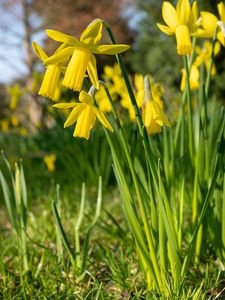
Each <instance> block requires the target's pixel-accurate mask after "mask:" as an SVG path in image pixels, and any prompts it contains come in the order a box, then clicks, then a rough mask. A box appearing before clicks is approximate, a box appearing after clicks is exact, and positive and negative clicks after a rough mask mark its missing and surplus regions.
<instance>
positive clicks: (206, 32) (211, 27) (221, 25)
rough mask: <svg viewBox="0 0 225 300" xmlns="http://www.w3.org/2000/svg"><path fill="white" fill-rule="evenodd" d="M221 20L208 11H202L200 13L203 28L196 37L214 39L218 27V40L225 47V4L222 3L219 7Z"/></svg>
mask: <svg viewBox="0 0 225 300" xmlns="http://www.w3.org/2000/svg"><path fill="white" fill-rule="evenodd" d="M217 8H218V12H219V16H220V20H219V19H218V18H217V17H216V16H215V15H214V14H212V13H210V12H207V11H202V12H201V13H200V16H201V17H200V25H201V27H200V28H199V29H198V30H197V33H196V36H198V37H203V38H212V37H213V35H214V32H215V30H216V27H218V31H217V39H218V41H219V42H220V43H221V44H222V45H223V46H225V4H224V3H223V2H220V3H219V4H218V5H217Z"/></svg>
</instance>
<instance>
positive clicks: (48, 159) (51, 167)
mask: <svg viewBox="0 0 225 300" xmlns="http://www.w3.org/2000/svg"><path fill="white" fill-rule="evenodd" d="M43 160H44V163H45V164H46V167H47V169H48V171H49V172H54V171H55V161H56V155H55V154H54V153H52V154H48V155H45V156H44V157H43Z"/></svg>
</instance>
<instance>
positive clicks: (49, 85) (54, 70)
mask: <svg viewBox="0 0 225 300" xmlns="http://www.w3.org/2000/svg"><path fill="white" fill-rule="evenodd" d="M32 46H33V49H34V51H35V53H36V55H37V56H38V57H39V58H40V59H41V60H42V62H43V63H45V61H46V60H47V59H48V56H47V54H46V53H45V52H44V50H43V49H42V48H41V47H40V46H39V45H38V44H36V43H35V42H33V43H32ZM63 47H64V45H63ZM61 48H62V47H60V48H58V49H57V50H56V53H57V51H59V49H61ZM61 70H62V63H61V64H60V63H58V64H56V63H55V64H49V65H48V66H47V68H46V71H45V74H44V78H43V81H42V84H41V87H40V89H39V91H38V95H41V96H43V97H48V98H50V99H52V100H58V84H59V79H60V74H61Z"/></svg>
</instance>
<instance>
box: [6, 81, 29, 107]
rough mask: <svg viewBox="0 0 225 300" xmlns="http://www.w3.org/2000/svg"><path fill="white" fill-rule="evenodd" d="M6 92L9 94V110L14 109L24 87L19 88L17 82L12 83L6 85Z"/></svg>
mask: <svg viewBox="0 0 225 300" xmlns="http://www.w3.org/2000/svg"><path fill="white" fill-rule="evenodd" d="M6 90H7V92H8V93H9V95H10V103H9V108H10V109H11V110H14V109H16V107H17V105H18V101H19V99H20V97H21V96H22V95H23V94H24V92H25V89H23V88H21V87H20V86H19V84H18V83H17V84H14V85H12V86H7V87H6Z"/></svg>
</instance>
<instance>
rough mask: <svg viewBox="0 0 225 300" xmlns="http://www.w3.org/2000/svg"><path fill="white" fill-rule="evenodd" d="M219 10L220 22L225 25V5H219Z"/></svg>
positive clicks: (221, 3)
mask: <svg viewBox="0 0 225 300" xmlns="http://www.w3.org/2000/svg"><path fill="white" fill-rule="evenodd" d="M217 8H218V12H219V15H220V20H221V21H222V22H223V23H225V4H224V3H223V2H220V3H218V4H217Z"/></svg>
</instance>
